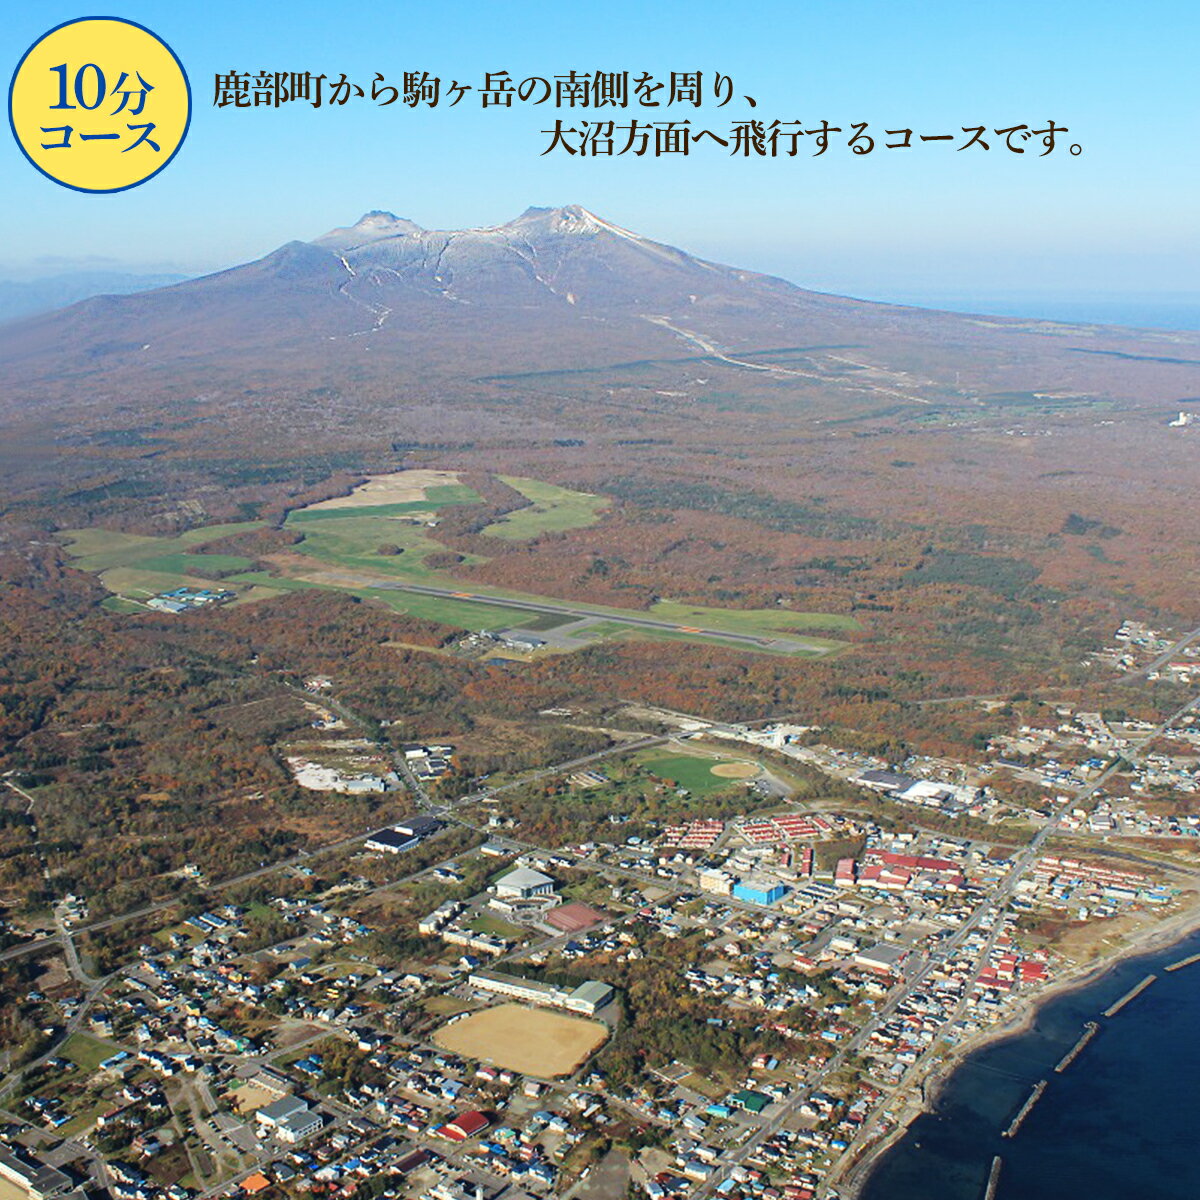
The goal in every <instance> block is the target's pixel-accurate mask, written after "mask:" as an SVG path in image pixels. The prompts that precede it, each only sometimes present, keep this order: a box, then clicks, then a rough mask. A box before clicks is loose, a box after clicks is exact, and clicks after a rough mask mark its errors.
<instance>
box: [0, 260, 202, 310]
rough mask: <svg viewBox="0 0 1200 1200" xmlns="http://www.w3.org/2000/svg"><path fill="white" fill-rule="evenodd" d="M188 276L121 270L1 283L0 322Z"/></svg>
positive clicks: (80, 272)
mask: <svg viewBox="0 0 1200 1200" xmlns="http://www.w3.org/2000/svg"><path fill="white" fill-rule="evenodd" d="M187 278H188V277H187V276H186V275H131V274H128V273H124V272H119V271H70V272H67V273H64V274H62V275H50V276H47V277H46V278H45V279H33V280H29V281H28V282H17V281H13V280H0V322H3V321H13V320H16V318H18V317H27V316H32V315H34V314H36V313H42V312H48V311H50V310H51V309H55V308H64V307H65V306H66V305H68V304H75V303H76V302H77V301H79V300H86V299H88V297H90V296H100V295H113V296H116V295H125V294H128V293H129V292H145V291H148V290H149V289H150V288H158V287H167V286H168V285H169V284H172V283H182V282H183V280H185V279H187Z"/></svg>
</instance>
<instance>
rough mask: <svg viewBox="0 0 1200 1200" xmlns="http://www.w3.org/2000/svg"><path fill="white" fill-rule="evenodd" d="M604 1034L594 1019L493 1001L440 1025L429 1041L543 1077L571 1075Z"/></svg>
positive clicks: (469, 1055) (600, 1041)
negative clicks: (475, 1011) (455, 1019)
mask: <svg viewBox="0 0 1200 1200" xmlns="http://www.w3.org/2000/svg"><path fill="white" fill-rule="evenodd" d="M606 1037H608V1030H607V1029H606V1028H605V1026H604V1025H602V1024H601V1023H600V1022H599V1021H588V1020H585V1019H583V1018H582V1017H569V1016H567V1015H565V1014H564V1013H556V1012H549V1011H547V1010H546V1009H542V1008H526V1007H525V1006H524V1005H521V1004H498V1005H496V1006H495V1007H494V1008H485V1009H484V1010H483V1011H482V1012H477V1013H472V1014H471V1015H470V1016H468V1017H462V1018H461V1019H460V1020H457V1021H455V1022H453V1023H452V1024H450V1025H443V1026H442V1028H441V1029H439V1030H438V1032H437V1033H436V1034H435V1035H434V1039H433V1040H434V1041H435V1042H437V1044H438V1045H439V1046H441V1047H442V1048H443V1049H445V1050H450V1051H453V1052H454V1053H455V1054H463V1055H466V1056H467V1057H468V1058H476V1059H481V1060H482V1061H484V1062H491V1063H495V1065H496V1066H498V1067H507V1068H508V1069H509V1070H511V1071H519V1072H520V1073H521V1074H522V1075H535V1076H537V1077H539V1078H542V1079H546V1078H549V1077H550V1076H553V1075H570V1074H571V1073H572V1072H573V1071H574V1070H575V1068H576V1067H578V1066H579V1064H580V1063H582V1062H583V1061H584V1059H586V1058H587V1057H588V1055H589V1054H591V1053H592V1051H594V1050H595V1049H597V1048H598V1047H599V1046H600V1045H601V1044H602V1043H603V1042H604V1039H605V1038H606Z"/></svg>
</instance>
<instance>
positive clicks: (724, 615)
mask: <svg viewBox="0 0 1200 1200" xmlns="http://www.w3.org/2000/svg"><path fill="white" fill-rule="evenodd" d="M650 616H652V617H661V618H662V619H663V620H664V621H674V622H676V623H677V624H679V625H703V626H706V627H707V628H709V629H726V630H728V631H729V632H730V633H755V634H763V635H765V636H768V637H769V636H770V635H771V634H773V633H780V634H786V633H805V632H806V631H807V630H809V629H829V630H834V631H837V632H842V631H846V632H849V631H852V630H857V629H861V628H862V626H861V625H860V624H859V623H858V622H857V621H856V620H855V619H854V618H853V617H843V616H838V615H837V614H835V613H809V612H793V611H792V610H791V609H789V608H744V609H743V608H737V609H735V608H700V607H698V606H696V605H694V604H676V603H675V601H673V600H660V601H659V602H658V603H657V604H654V605H651V607H650ZM807 640H810V641H819V640H820V639H817V638H811V639H807Z"/></svg>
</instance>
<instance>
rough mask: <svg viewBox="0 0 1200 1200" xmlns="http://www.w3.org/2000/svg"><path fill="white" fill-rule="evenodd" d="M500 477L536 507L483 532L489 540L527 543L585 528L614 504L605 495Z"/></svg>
mask: <svg viewBox="0 0 1200 1200" xmlns="http://www.w3.org/2000/svg"><path fill="white" fill-rule="evenodd" d="M499 478H500V480H501V482H503V483H507V484H508V486H509V487H511V488H515V489H516V490H517V491H518V492H520V493H521V495H522V496H525V497H526V498H527V499H529V500H532V501H533V504H532V505H531V506H530V507H528V508H519V509H517V510H516V511H515V512H510V513H507V514H506V515H505V516H503V517H501V518H500V520H498V521H494V522H493V523H492V524H491V525H488V526H485V528H484V529H483V530H482V532H483V533H484V534H485V535H486V536H488V537H496V538H506V539H508V540H509V541H514V542H523V541H528V540H529V539H530V538H535V537H537V536H538V535H539V534H543V533H562V532H564V531H565V530H568V529H584V528H586V527H587V526H588V525H594V524H595V523H596V522H597V521H598V520H600V516H601V514H602V513H603V512H604V510H605V509H607V508H608V507H609V504H610V503H611V501H609V500H608V499H607V498H606V497H604V496H594V495H592V494H591V493H590V492H574V491H572V490H571V489H570V488H564V487H558V486H557V485H556V484H553V483H543V482H542V481H541V480H539V479H524V478H521V477H518V476H515V475H501V476H500V477H499Z"/></svg>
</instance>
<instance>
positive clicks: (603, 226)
mask: <svg viewBox="0 0 1200 1200" xmlns="http://www.w3.org/2000/svg"><path fill="white" fill-rule="evenodd" d="M530 225H537V226H540V227H542V228H545V229H549V230H551V231H552V232H554V233H568V234H569V233H584V234H587V233H600V232H601V231H605V232H608V233H615V234H618V235H619V236H621V237H630V238H636V237H637V236H638V235H637V234H635V233H632V232H630V230H628V229H623V228H622V227H621V226H620V225H614V224H613V222H612V221H606V220H605V219H604V218H603V217H600V216H597V215H596V214H595V213H594V212H592V211H591V209H587V208H584V207H583V205H582V204H565V205H563V206H562V207H561V208H536V207H534V208H527V209H526V210H525V211H524V212H523V213H522V214H521V215H520V216H519V217H518V218H517V219H516V220H515V221H510V222H509V227H521V226H526V227H527V226H530ZM639 240H640V239H639Z"/></svg>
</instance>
